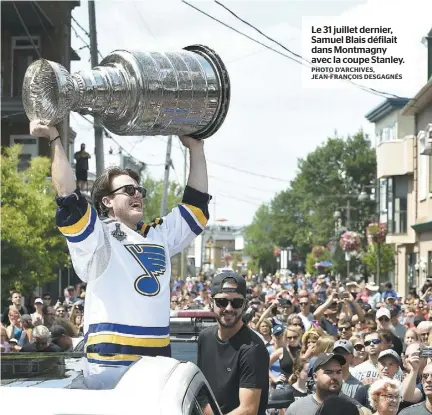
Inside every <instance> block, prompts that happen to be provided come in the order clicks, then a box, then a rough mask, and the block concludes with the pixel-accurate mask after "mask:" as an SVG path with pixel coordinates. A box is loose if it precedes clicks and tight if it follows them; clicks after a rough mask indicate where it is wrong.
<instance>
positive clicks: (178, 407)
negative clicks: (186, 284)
mask: <svg viewBox="0 0 432 415" xmlns="http://www.w3.org/2000/svg"><path fill="white" fill-rule="evenodd" d="M1 363H2V365H1V372H2V373H1V374H2V379H1V387H0V397H1V398H0V399H1V402H2V405H1V406H2V413H10V412H13V413H14V414H27V413H28V411H29V408H31V409H30V412H31V413H32V415H39V414H40V415H124V414H134V415H138V414H164V415H166V414H170V415H174V414H178V415H198V414H202V413H203V408H204V407H205V406H206V405H210V407H211V409H212V410H213V413H214V414H216V415H218V414H221V412H220V408H219V407H218V405H217V403H216V400H215V398H214V395H213V392H212V391H211V389H210V386H209V384H208V382H207V380H206V379H205V377H204V375H203V374H202V373H201V371H200V370H199V369H198V367H197V366H196V365H195V364H193V363H191V362H180V361H178V360H175V359H172V358H167V357H142V358H140V359H139V360H137V361H136V362H134V363H133V364H132V365H130V366H128V367H125V366H115V367H109V368H107V367H104V368H103V369H104V370H103V372H102V374H92V375H90V376H88V375H86V376H84V374H83V373H86V367H87V366H86V365H88V362H87V359H86V358H85V357H81V358H77V357H75V358H74V357H69V356H68V355H67V354H45V353H37V354H33V353H32V354H31V355H30V353H18V354H14V355H12V354H8V355H7V356H6V355H3V356H2V362H1ZM107 373H108V374H109V376H107ZM23 388H25V389H23Z"/></svg>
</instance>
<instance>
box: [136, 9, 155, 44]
mask: <svg viewBox="0 0 432 415" xmlns="http://www.w3.org/2000/svg"><path fill="white" fill-rule="evenodd" d="M133 5H134V6H135V9H136V11H137V13H138V16H139V17H140V19H141V23H142V24H143V26H144V28H145V29H146V30H147V32H148V33H149V34H150V36H151V37H152V38H153V39H154V40H155V41H156V37H155V35H154V34H153V33H152V31H151V30H150V28H149V27H148V25H147V23H146V22H145V20H144V17H143V16H142V14H141V11H140V9H139V8H138V6H137V5H136V3H133Z"/></svg>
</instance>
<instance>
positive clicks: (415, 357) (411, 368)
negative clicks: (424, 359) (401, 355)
mask: <svg viewBox="0 0 432 415" xmlns="http://www.w3.org/2000/svg"><path fill="white" fill-rule="evenodd" d="M405 366H406V369H407V370H408V372H409V373H411V372H415V373H417V372H418V370H419V366H420V357H419V353H413V354H412V355H411V356H410V357H408V358H407V359H405Z"/></svg>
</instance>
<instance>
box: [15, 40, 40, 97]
mask: <svg viewBox="0 0 432 415" xmlns="http://www.w3.org/2000/svg"><path fill="white" fill-rule="evenodd" d="M32 41H33V44H34V46H33V44H32V42H31V41H30V39H29V38H28V37H27V36H14V37H12V70H11V78H12V82H11V97H20V96H21V92H22V83H23V79H24V75H25V72H26V70H27V68H28V67H29V65H30V64H31V63H32V62H33V61H35V60H37V59H39V55H40V38H39V36H32ZM35 47H36V49H35Z"/></svg>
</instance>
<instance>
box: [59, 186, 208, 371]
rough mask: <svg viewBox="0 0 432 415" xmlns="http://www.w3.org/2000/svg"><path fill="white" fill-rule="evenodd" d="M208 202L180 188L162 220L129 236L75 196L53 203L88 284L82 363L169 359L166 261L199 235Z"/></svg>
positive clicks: (129, 232) (129, 231) (201, 195)
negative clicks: (180, 193)
mask: <svg viewBox="0 0 432 415" xmlns="http://www.w3.org/2000/svg"><path fill="white" fill-rule="evenodd" d="M209 200H210V196H209V195H208V194H206V193H202V192H199V191H197V190H195V189H193V188H191V187H188V186H187V187H186V189H185V192H184V195H183V201H182V203H181V204H180V205H178V206H177V207H175V208H174V209H173V210H172V211H171V212H170V213H168V215H166V216H165V217H163V218H158V219H155V220H154V221H153V222H152V223H150V224H143V223H139V224H138V226H137V229H136V230H133V229H131V228H129V227H127V226H126V225H124V224H123V223H120V222H119V221H117V220H114V219H112V218H107V219H103V220H102V219H100V218H99V217H98V215H97V212H96V210H95V208H94V207H93V206H91V205H90V204H89V203H88V202H87V200H86V199H85V197H84V196H83V195H82V194H81V193H80V191H79V189H77V190H76V191H75V192H74V193H73V194H71V195H69V196H67V197H65V198H58V199H57V204H58V206H59V208H58V210H57V214H56V223H57V226H58V229H59V230H60V232H61V233H62V234H63V235H64V236H65V237H66V240H67V245H68V248H69V252H70V255H71V259H72V263H73V266H74V269H75V271H76V273H77V275H78V276H79V277H80V279H81V280H82V281H84V282H86V283H87V289H86V306H85V318H84V334H85V338H86V352H87V358H88V360H89V361H91V362H94V363H104V364H115V365H118V364H125V365H128V364H130V362H131V361H133V360H136V359H137V358H138V356H142V355H145V356H157V355H159V356H170V355H171V349H170V338H169V333H170V329H169V319H170V276H171V262H170V258H171V257H172V256H174V255H175V254H177V253H179V252H181V251H182V250H183V249H184V248H185V247H187V246H188V245H189V244H190V243H191V242H192V240H193V239H194V238H195V237H196V236H197V235H199V234H200V233H201V232H202V231H203V229H204V227H205V226H206V223H207V221H208V218H209V213H208V203H209Z"/></svg>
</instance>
